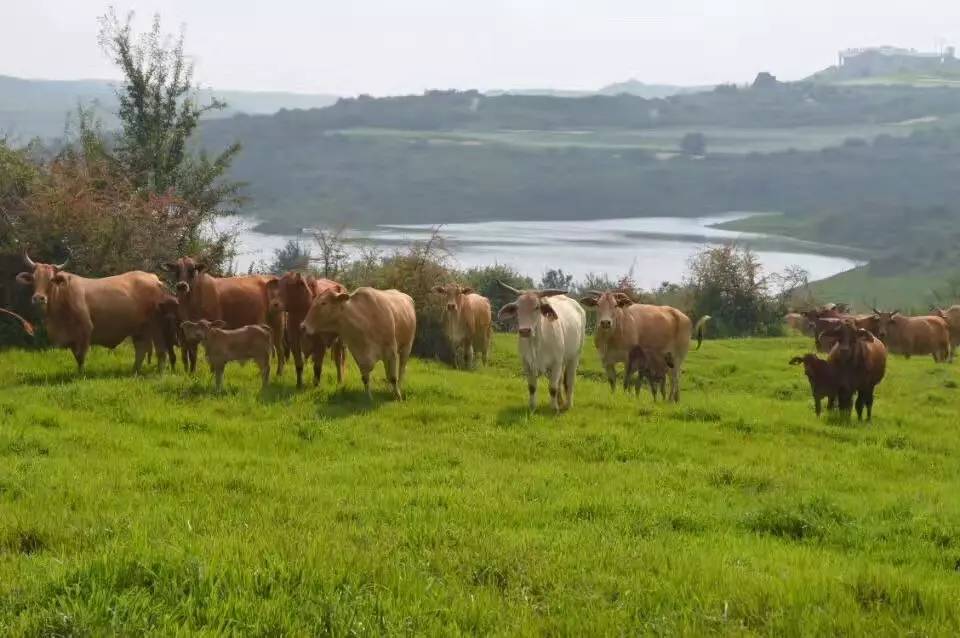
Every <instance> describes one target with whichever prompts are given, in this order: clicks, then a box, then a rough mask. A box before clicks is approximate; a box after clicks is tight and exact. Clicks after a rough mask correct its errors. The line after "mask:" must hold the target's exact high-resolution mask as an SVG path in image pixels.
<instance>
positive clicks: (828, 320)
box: [802, 304, 877, 352]
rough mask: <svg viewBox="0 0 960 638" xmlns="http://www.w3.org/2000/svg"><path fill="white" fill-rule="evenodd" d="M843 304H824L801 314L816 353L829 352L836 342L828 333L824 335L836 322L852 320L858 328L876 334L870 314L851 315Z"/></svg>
mask: <svg viewBox="0 0 960 638" xmlns="http://www.w3.org/2000/svg"><path fill="white" fill-rule="evenodd" d="M848 310H849V307H848V306H847V305H845V304H826V305H824V306H821V307H819V308H815V309H812V310H807V311H806V312H804V313H802V314H803V316H804V317H805V318H806V319H807V321H808V322H809V324H810V326H811V334H812V336H813V344H814V347H815V349H816V351H817V352H830V350H831V349H832V348H833V346H834V344H835V343H836V340H835V339H834V337H831V336H830V334H829V333H825V331H826V330H827V329H828V328H831V327H832V326H833V324H834V322H836V321H843V320H844V319H852V320H853V321H854V323H856V324H857V327H858V328H863V329H864V330H869V331H870V332H872V333H873V334H876V331H877V325H876V322H875V321H874V319H873V315H872V314H861V315H852V314H849V312H848Z"/></svg>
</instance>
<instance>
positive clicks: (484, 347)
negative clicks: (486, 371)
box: [473, 334, 490, 366]
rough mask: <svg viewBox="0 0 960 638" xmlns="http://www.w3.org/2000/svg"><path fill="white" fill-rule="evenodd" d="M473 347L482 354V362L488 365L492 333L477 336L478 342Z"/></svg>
mask: <svg viewBox="0 0 960 638" xmlns="http://www.w3.org/2000/svg"><path fill="white" fill-rule="evenodd" d="M473 349H474V350H476V351H477V353H478V354H479V355H480V362H481V363H482V364H483V365H484V366H486V365H487V351H488V350H489V349H490V335H488V334H481V335H480V336H479V337H478V338H477V342H476V343H475V344H474V346H473Z"/></svg>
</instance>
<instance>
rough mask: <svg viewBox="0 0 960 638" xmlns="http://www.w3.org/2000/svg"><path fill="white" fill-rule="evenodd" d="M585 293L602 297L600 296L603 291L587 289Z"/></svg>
mask: <svg viewBox="0 0 960 638" xmlns="http://www.w3.org/2000/svg"><path fill="white" fill-rule="evenodd" d="M587 294H588V295H593V296H594V297H602V296H603V293H602V292H600V291H599V290H588V291H587Z"/></svg>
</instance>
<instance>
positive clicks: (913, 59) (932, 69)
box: [808, 46, 960, 87]
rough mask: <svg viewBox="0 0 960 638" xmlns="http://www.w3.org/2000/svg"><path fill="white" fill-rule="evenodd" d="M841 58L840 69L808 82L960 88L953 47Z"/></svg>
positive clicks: (862, 52) (874, 50) (850, 52)
mask: <svg viewBox="0 0 960 638" xmlns="http://www.w3.org/2000/svg"><path fill="white" fill-rule="evenodd" d="M838 58H839V60H838V63H837V64H836V65H834V66H831V67H827V68H826V69H823V70H822V71H818V72H817V73H814V74H813V75H811V76H810V77H809V78H808V80H809V81H811V82H819V83H824V84H843V85H850V86H871V85H904V86H912V87H935V86H960V58H957V56H956V51H955V49H954V48H953V47H947V48H945V49H943V50H942V51H935V52H934V51H917V50H915V49H904V48H900V47H892V46H879V47H863V48H858V49H847V50H846V51H841V52H840V53H839V54H838Z"/></svg>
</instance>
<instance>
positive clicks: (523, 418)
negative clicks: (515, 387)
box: [496, 404, 532, 427]
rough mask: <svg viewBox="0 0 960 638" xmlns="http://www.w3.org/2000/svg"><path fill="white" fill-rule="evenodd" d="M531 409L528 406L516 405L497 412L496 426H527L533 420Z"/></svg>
mask: <svg viewBox="0 0 960 638" xmlns="http://www.w3.org/2000/svg"><path fill="white" fill-rule="evenodd" d="M531 416H532V415H531V414H530V409H529V408H528V407H527V406H526V405H521V404H518V405H514V406H511V407H509V408H503V409H502V410H500V411H499V412H497V420H496V424H497V426H499V427H513V426H518V425H526V424H527V423H529V422H530V418H531Z"/></svg>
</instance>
